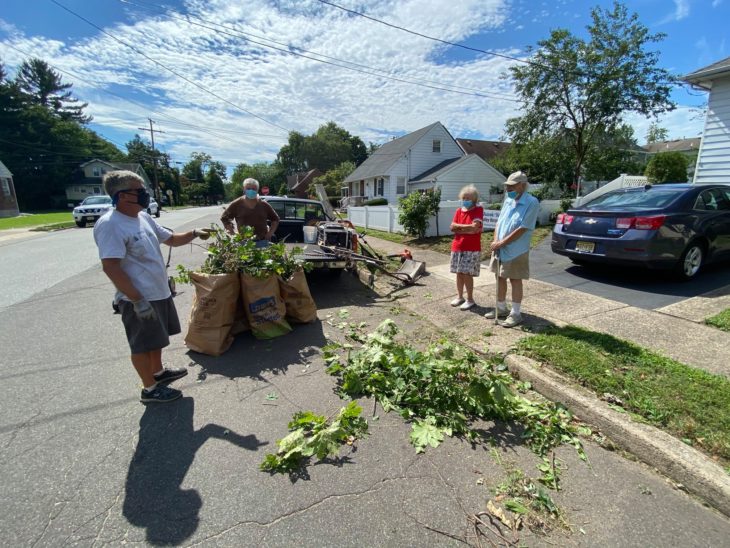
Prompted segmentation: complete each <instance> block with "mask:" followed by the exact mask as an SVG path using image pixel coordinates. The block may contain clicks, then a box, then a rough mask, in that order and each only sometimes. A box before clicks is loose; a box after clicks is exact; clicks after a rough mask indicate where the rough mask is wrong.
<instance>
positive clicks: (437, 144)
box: [433, 139, 441, 152]
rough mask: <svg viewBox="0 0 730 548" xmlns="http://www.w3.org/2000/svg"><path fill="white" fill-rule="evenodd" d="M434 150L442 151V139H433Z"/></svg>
mask: <svg viewBox="0 0 730 548" xmlns="http://www.w3.org/2000/svg"><path fill="white" fill-rule="evenodd" d="M433 151H434V152H441V141H440V140H439V139H434V140H433Z"/></svg>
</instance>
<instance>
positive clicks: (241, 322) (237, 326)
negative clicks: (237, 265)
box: [231, 282, 251, 337]
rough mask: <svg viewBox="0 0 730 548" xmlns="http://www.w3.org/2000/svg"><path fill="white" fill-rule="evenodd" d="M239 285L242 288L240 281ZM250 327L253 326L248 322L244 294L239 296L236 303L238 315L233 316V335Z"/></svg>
mask: <svg viewBox="0 0 730 548" xmlns="http://www.w3.org/2000/svg"><path fill="white" fill-rule="evenodd" d="M238 285H239V288H240V286H241V284H240V282H239V284H238ZM249 329H251V326H250V325H249V323H248V318H247V317H246V311H245V310H244V308H243V296H239V297H238V301H237V303H236V315H235V317H234V318H233V326H231V335H233V336H234V337H235V336H236V335H238V334H239V333H243V332H244V331H248V330H249Z"/></svg>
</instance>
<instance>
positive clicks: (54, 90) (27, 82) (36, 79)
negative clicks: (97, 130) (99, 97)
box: [16, 58, 91, 124]
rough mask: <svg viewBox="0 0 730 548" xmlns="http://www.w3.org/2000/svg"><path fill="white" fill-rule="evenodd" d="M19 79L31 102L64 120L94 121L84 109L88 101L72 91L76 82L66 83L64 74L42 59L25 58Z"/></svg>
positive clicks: (24, 92) (22, 89)
mask: <svg viewBox="0 0 730 548" xmlns="http://www.w3.org/2000/svg"><path fill="white" fill-rule="evenodd" d="M16 82H17V84H18V87H19V88H20V90H21V91H22V92H23V94H24V96H25V98H26V99H27V100H28V101H29V102H30V103H33V104H37V105H40V106H42V107H45V108H47V109H49V110H50V111H51V112H53V113H54V114H57V115H58V116H60V117H61V118H62V119H64V120H73V121H74V122H79V123H81V124H86V123H88V122H90V121H91V116H87V115H86V114H84V112H83V111H84V109H85V108H86V107H87V106H88V103H82V102H80V101H79V100H78V99H76V98H75V97H74V96H73V94H72V93H71V88H72V87H73V84H70V83H64V82H63V80H62V79H61V75H60V74H58V73H57V72H56V71H55V70H53V69H52V68H51V67H49V66H48V63H46V62H45V61H43V60H42V59H37V58H33V59H29V60H26V61H23V64H21V65H20V69H19V70H18V74H17V75H16Z"/></svg>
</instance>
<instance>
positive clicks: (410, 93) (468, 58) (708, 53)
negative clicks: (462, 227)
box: [0, 0, 730, 167]
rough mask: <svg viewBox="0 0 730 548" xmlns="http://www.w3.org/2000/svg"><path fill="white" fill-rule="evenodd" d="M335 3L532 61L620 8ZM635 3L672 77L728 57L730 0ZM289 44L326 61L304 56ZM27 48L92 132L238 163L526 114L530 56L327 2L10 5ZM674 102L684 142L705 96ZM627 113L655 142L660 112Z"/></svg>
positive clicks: (9, 58)
mask: <svg viewBox="0 0 730 548" xmlns="http://www.w3.org/2000/svg"><path fill="white" fill-rule="evenodd" d="M335 3H337V4H339V5H341V6H344V7H347V8H349V9H353V10H356V11H360V12H364V13H367V14H368V15H370V16H372V17H374V18H376V19H380V20H383V21H387V22H389V23H391V24H393V25H398V26H402V27H405V28H408V29H411V30H414V31H417V32H420V33H422V34H426V35H429V36H433V37H438V38H441V39H443V40H446V41H450V42H456V43H460V44H464V45H467V46H470V47H474V48H478V49H482V50H487V51H494V52H499V53H502V54H504V55H507V56H510V57H514V58H518V59H520V58H524V57H525V55H526V47H527V46H531V45H535V44H536V42H537V41H538V40H540V39H542V38H545V37H547V36H548V34H549V32H550V30H551V29H554V28H558V27H562V28H567V29H569V30H570V31H572V32H573V33H575V34H577V35H580V36H583V35H584V34H585V27H586V25H587V24H588V23H589V21H590V8H591V7H592V6H594V5H601V6H604V7H610V5H611V4H612V3H611V2H606V1H600V2H584V1H580V0H556V1H550V2H547V1H545V2H542V1H530V0H368V1H367V2H366V1H355V0H335ZM59 4H61V6H65V7H66V8H68V9H69V10H71V11H73V12H76V14H77V15H74V14H72V13H70V12H69V11H67V10H64V9H63V7H61V6H59ZM626 5H627V6H628V7H629V9H630V10H631V11H635V12H637V13H638V14H639V17H640V19H641V21H642V22H643V23H644V24H645V25H647V26H648V27H649V29H650V31H651V32H663V33H666V34H667V37H666V39H665V40H664V41H663V42H661V43H660V44H659V46H658V49H659V50H660V51H661V57H660V59H661V65H662V66H663V67H664V68H667V69H669V70H670V71H672V72H675V73H679V74H687V73H688V72H692V71H694V70H696V69H698V68H700V67H702V66H705V65H708V64H710V63H713V62H715V61H717V60H720V59H723V58H725V57H727V56H728V55H730V52H729V50H730V42H729V41H728V34H730V30H728V25H727V24H726V22H728V21H730V0H674V1H671V0H635V1H631V2H627V3H626ZM79 16H81V17H83V18H85V19H88V21H90V22H91V23H93V24H94V25H96V27H99V28H100V29H101V30H99V28H95V27H94V26H93V25H91V24H89V22H85V21H83V20H82V19H81V18H80V17H79ZM186 18H187V19H186ZM120 40H121V41H122V42H124V43H121V42H120ZM256 42H258V43H256ZM129 46H133V47H134V49H132V47H129ZM275 48H278V49H275ZM290 48H300V50H296V51H299V52H300V53H302V54H303V55H308V56H310V57H311V56H314V57H316V58H318V59H319V60H320V61H326V63H323V62H317V61H314V60H312V59H308V58H305V57H302V56H293V55H291V54H289V53H287V52H286V51H287V50H290ZM301 50H307V51H308V52H311V53H304V52H303V51H301ZM29 56H36V57H40V58H42V59H44V60H46V61H47V62H49V63H50V64H51V65H52V66H53V67H54V68H56V69H57V70H59V71H60V72H61V75H62V77H63V79H64V81H67V82H72V83H73V84H74V91H75V93H76V95H77V96H78V97H79V98H81V99H82V100H84V101H87V102H88V103H89V108H88V112H89V113H90V114H92V115H93V116H94V123H93V124H92V126H91V127H92V128H93V129H95V130H96V131H98V132H99V133H101V134H102V135H104V136H105V137H107V138H108V139H110V140H111V141H112V142H114V143H116V144H118V145H123V144H124V143H125V142H127V141H129V140H130V139H131V138H133V137H134V134H135V133H139V134H141V135H142V136H143V137H144V136H145V135H148V133H147V134H145V133H144V132H142V131H140V130H139V129H137V128H139V127H147V126H148V125H149V122H148V120H147V118H148V117H149V118H152V119H153V120H154V121H155V128H156V129H159V130H161V131H163V132H164V133H159V134H156V136H155V142H156V145H157V146H158V148H160V149H163V150H165V151H167V152H169V153H170V154H171V155H172V157H173V160H175V161H186V160H187V159H188V157H189V155H190V153H191V152H193V151H202V152H207V153H209V154H211V155H212V156H213V158H215V159H216V160H220V161H223V162H224V163H226V164H228V165H229V166H231V167H232V166H234V165H235V164H237V163H239V162H249V163H251V162H256V161H272V160H273V159H274V158H275V156H276V152H277V151H278V150H279V148H280V147H281V146H282V145H283V144H285V142H286V137H287V131H289V130H296V131H300V132H303V133H305V134H306V133H311V132H313V131H315V130H316V128H317V127H318V126H320V125H321V124H323V123H325V122H327V121H330V120H333V121H335V122H336V123H338V124H339V125H341V126H342V127H344V128H346V129H347V130H348V131H350V132H351V133H353V134H355V135H358V136H360V137H361V138H362V139H363V140H364V141H365V142H368V141H372V142H375V143H382V142H385V141H387V140H389V139H390V138H392V137H394V136H400V135H403V134H404V133H407V132H410V131H413V130H416V129H418V128H420V127H424V126H426V125H428V124H431V123H433V122H434V121H437V120H439V121H441V122H442V123H444V124H445V125H446V127H447V128H448V129H449V130H450V131H451V133H452V134H453V135H454V136H455V137H471V138H482V139H499V138H500V137H501V136H502V133H503V129H504V123H505V121H506V120H507V119H508V118H509V117H512V116H515V115H518V114H519V111H518V110H517V103H516V102H515V101H514V95H513V90H512V88H511V85H510V83H509V81H508V80H505V79H504V78H501V77H500V76H501V75H502V74H504V73H505V72H506V71H507V69H508V68H509V66H511V65H512V64H513V63H515V62H517V61H511V60H509V59H504V58H501V57H495V56H489V55H485V54H482V53H475V52H470V51H466V50H463V49H461V48H456V47H451V46H445V45H443V44H439V43H437V42H434V41H432V40H428V39H425V38H422V37H418V36H414V35H412V34H408V33H406V32H403V31H401V30H397V29H394V28H390V27H387V26H385V25H381V24H379V23H376V22H373V21H370V20H367V19H364V18H361V17H357V16H353V15H351V14H347V13H345V12H344V11H342V10H339V9H337V8H335V7H332V6H329V5H326V4H323V3H321V2H318V1H317V0H245V1H244V0H241V1H233V0H186V1H173V2H165V1H164V0H128V1H126V2H125V1H121V0H95V1H94V2H89V1H88V0H56V2H54V1H52V0H30V1H29V0H3V9H2V11H1V12H0V59H2V60H3V62H4V63H5V64H6V65H7V67H8V69H9V71H10V73H11V74H13V73H14V70H15V68H16V67H17V65H18V64H19V63H20V62H22V60H23V59H25V58H27V57H29ZM162 65H164V67H166V68H163V66H162ZM343 65H345V66H348V67H349V70H348V69H346V68H344V67H343ZM168 69H169V70H168ZM173 72H175V73H177V75H176V74H174V73H173ZM384 74H387V75H388V76H389V78H386V77H384V76H383V75H384ZM180 75H182V76H183V77H185V78H186V79H187V80H186V79H184V78H181V77H180ZM404 80H405V81H404ZM673 99H674V100H675V101H676V102H677V104H678V106H679V108H678V109H677V110H676V111H674V112H672V113H669V114H668V115H666V116H665V117H663V118H662V119H660V120H659V123H660V124H661V125H662V126H664V127H666V128H667V129H668V130H669V134H670V137H671V138H682V137H694V136H697V135H699V134H700V133H701V131H702V125H703V119H702V116H701V111H700V110H699V109H701V108H702V106H704V104H705V103H706V100H707V95H706V94H705V93H702V92H698V91H695V90H691V89H689V88H687V87H678V88H676V89H675V91H674V92H673ZM626 120H627V121H628V122H629V123H631V124H632V125H633V126H634V128H635V132H636V136H637V138H638V139H639V141H640V142H643V138H644V135H645V133H646V129H647V127H648V124H649V122H650V121H648V120H645V119H641V118H639V117H636V116H633V115H628V116H627V117H626ZM123 150H124V149H123Z"/></svg>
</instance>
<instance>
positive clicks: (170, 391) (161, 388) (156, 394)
mask: <svg viewBox="0 0 730 548" xmlns="http://www.w3.org/2000/svg"><path fill="white" fill-rule="evenodd" d="M180 397H182V392H180V391H179V390H175V389H174V388H170V387H169V386H165V385H161V384H158V385H157V386H155V387H154V388H153V389H152V390H145V389H142V395H141V396H140V397H139V401H141V402H142V403H151V402H155V403H167V402H170V401H175V400H176V399H178V398H180Z"/></svg>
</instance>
